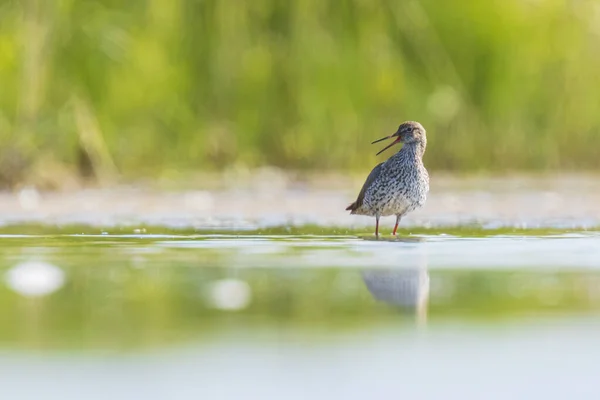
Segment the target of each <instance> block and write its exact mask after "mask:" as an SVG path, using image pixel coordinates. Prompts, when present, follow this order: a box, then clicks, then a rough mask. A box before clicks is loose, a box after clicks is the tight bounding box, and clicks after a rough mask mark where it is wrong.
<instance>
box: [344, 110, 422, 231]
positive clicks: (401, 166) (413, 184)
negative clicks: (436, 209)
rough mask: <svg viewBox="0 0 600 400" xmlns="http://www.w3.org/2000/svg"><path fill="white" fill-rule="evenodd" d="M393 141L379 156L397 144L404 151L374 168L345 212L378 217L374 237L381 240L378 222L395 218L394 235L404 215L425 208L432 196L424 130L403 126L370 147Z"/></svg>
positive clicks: (413, 125) (410, 123)
mask: <svg viewBox="0 0 600 400" xmlns="http://www.w3.org/2000/svg"><path fill="white" fill-rule="evenodd" d="M386 139H394V141H393V142H392V143H390V144H389V145H388V146H386V147H385V148H384V149H382V150H381V151H380V152H379V153H377V155H379V154H381V153H382V152H384V151H385V150H387V149H389V148H390V147H392V146H393V145H395V144H397V143H402V144H403V145H402V148H401V149H400V150H399V151H398V152H397V153H396V154H394V155H393V156H391V157H390V158H388V159H387V161H384V162H382V163H381V164H379V165H377V166H376V167H375V168H373V171H371V173H370V174H369V176H368V177H367V180H366V182H365V184H364V185H363V187H362V189H361V191H360V193H359V194H358V198H357V199H356V201H355V202H354V203H352V204H350V205H349V206H348V207H347V208H346V210H348V211H350V214H356V215H369V216H372V217H375V236H376V237H379V218H380V217H385V216H389V215H395V216H396V225H395V226H394V232H393V235H396V231H397V230H398V224H399V223H400V220H401V219H402V217H403V216H404V215H406V214H407V213H409V212H411V211H413V210H415V209H417V208H419V207H421V206H423V204H425V200H426V199H427V193H428V192H429V174H427V170H426V169H425V166H424V165H423V154H424V153H425V147H426V146H427V137H426V136H425V128H423V126H422V125H421V124H420V123H418V122H414V121H407V122H404V123H402V124H401V125H400V126H399V127H398V130H397V131H396V133H394V134H393V135H391V136H387V137H384V138H381V139H379V140H376V141H374V142H373V143H371V144H375V143H379V142H381V141H383V140H386Z"/></svg>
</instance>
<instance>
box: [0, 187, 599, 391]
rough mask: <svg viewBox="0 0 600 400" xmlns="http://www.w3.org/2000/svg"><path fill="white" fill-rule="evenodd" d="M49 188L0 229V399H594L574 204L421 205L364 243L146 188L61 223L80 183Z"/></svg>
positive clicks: (589, 304)
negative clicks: (440, 208) (189, 203)
mask: <svg viewBox="0 0 600 400" xmlns="http://www.w3.org/2000/svg"><path fill="white" fill-rule="evenodd" d="M463 185H464V183H463ZM509 186H510V185H509ZM450 187H453V188H455V189H456V187H455V186H452V185H450ZM455 189H452V190H455ZM444 190H446V189H443V188H441V189H439V193H442V194H443V193H444ZM456 190H458V189H456ZM311 193H312V192H311ZM113 195H114V194H113ZM6 196H8V195H6ZM25 196H26V197H27V196H31V193H30V194H27V195H25ZM34 196H35V195H34ZM52 196H55V195H46V194H43V195H40V196H38V198H37V200H36V201H37V202H38V203H37V205H35V207H34V208H35V212H30V213H26V212H25V211H22V213H21V214H20V217H19V218H13V220H9V219H8V218H5V220H4V221H3V225H4V226H2V227H1V228H0V279H1V282H2V285H0V302H1V304H2V311H3V312H2V313H1V314H0V397H1V398H3V399H4V398H7V399H8V398H14V399H39V398H46V399H54V398H56V399H80V398H86V399H105V398H112V399H132V398H145V399H167V398H168V399H180V398H181V399H184V398H186V399H187V398H203V399H237V398H242V397H243V398H257V399H281V398H286V399H304V398H308V397H310V398H314V399H331V398H347V399H359V398H360V399H364V398H388V397H392V396H405V397H407V398H419V399H421V398H424V399H438V398H442V397H450V398H467V399H468V398H472V399H480V398H485V399H506V398H523V399H531V398H545V399H563V398H590V399H595V398H597V392H598V390H597V385H596V381H597V379H596V376H597V374H596V364H597V360H598V356H600V354H597V353H598V350H597V349H599V348H600V346H599V344H600V339H598V335H597V332H598V329H599V328H600V229H597V228H596V227H597V226H599V225H598V224H596V217H595V216H594V214H593V213H586V212H585V210H584V211H583V212H580V211H581V210H579V211H574V212H572V213H570V214H569V213H563V214H561V213H559V212H555V213H554V214H553V215H555V217H556V218H554V219H550V218H546V217H544V216H543V215H542V214H541V213H540V214H539V216H538V217H539V218H538V217H531V215H524V216H519V215H520V214H519V213H520V212H519V211H515V210H512V211H510V210H504V211H502V212H498V213H497V215H496V217H491V215H492V214H493V213H492V211H490V217H489V218H487V217H482V216H481V215H479V216H477V213H478V212H479V211H477V210H481V209H484V208H485V207H488V206H489V205H488V206H485V207H484V206H482V205H481V204H482V203H483V201H482V200H481V198H480V199H479V200H477V201H476V202H475V203H476V204H478V206H477V207H473V208H474V211H473V212H472V213H471V214H469V213H468V210H467V209H466V208H465V209H464V210H463V211H464V216H465V217H464V223H461V224H458V225H451V224H449V221H451V219H448V218H446V217H443V218H442V217H440V218H438V217H436V215H437V214H436V211H435V209H430V210H429V211H427V210H425V211H423V214H420V216H417V217H415V218H414V219H412V220H408V221H407V222H406V223H405V224H403V226H402V229H401V235H400V236H399V237H398V238H394V237H392V236H390V235H384V236H383V237H382V238H381V239H380V240H375V238H374V237H373V235H372V233H371V228H370V222H371V221H369V220H368V219H365V220H364V223H363V222H358V223H355V222H350V223H340V224H338V225H336V224H331V225H327V224H326V223H318V224H308V223H301V222H302V221H303V220H309V222H310V221H312V220H311V218H312V217H311V218H306V216H308V215H309V214H310V213H314V214H313V216H320V215H324V214H326V213H323V211H322V210H317V209H314V208H312V209H311V208H310V207H308V209H307V210H305V211H304V212H305V214H304V217H302V216H301V217H298V214H295V213H294V212H293V210H292V211H290V210H291V208H293V207H294V206H290V203H286V204H287V206H285V207H291V208H290V210H288V211H286V212H287V213H289V215H291V217H289V218H288V217H286V218H287V219H289V220H292V221H296V222H297V223H286V224H283V225H278V224H277V223H276V221H277V220H278V218H274V217H273V218H271V217H272V216H271V217H269V215H267V214H265V215H267V216H266V217H264V216H261V215H262V214H261V212H262V211H261V212H258V213H255V214H252V213H251V212H250V211H248V212H249V214H244V215H242V216H240V217H239V219H237V220H236V219H231V215H225V214H219V213H215V214H211V216H210V219H208V217H206V218H205V217H201V218H204V219H203V220H202V221H204V222H202V223H197V224H195V223H194V224H191V225H193V226H190V224H189V223H183V222H182V221H185V220H186V216H187V213H188V212H189V210H186V209H185V208H183V209H179V208H177V207H176V206H173V205H171V207H169V205H166V204H164V203H163V202H161V201H158V200H156V199H155V200H156V201H157V203H156V204H154V207H150V208H148V207H147V206H146V207H142V208H140V209H139V210H138V211H137V213H136V211H135V210H134V208H133V206H132V208H131V210H130V211H128V213H121V214H120V213H119V211H118V210H119V207H122V206H123V205H122V204H121V205H120V206H119V205H115V204H114V202H111V201H106V202H105V203H102V201H99V200H98V199H97V198H96V201H99V203H97V205H98V204H100V203H102V204H104V205H103V206H102V207H101V206H98V209H94V210H95V212H90V213H89V214H86V213H85V211H82V213H81V214H80V216H79V217H77V218H70V217H72V216H73V215H77V212H76V211H77V207H80V208H79V210H80V211H81V210H83V209H84V208H85V207H84V206H82V204H81V203H78V202H77V201H75V200H73V199H74V198H78V197H77V196H84V195H82V194H71V195H66V197H64V198H63V201H62V203H63V208H60V207H59V206H58V204H60V203H61V201H59V200H58V199H52ZM56 196H58V195H56ZM111 196H112V195H111ZM115 196H116V195H115ZM214 196H216V195H214ZM290 196H291V195H290ZM481 196H484V195H481ZM511 196H512V197H513V198H519V196H520V195H519V194H518V193H513V194H510V195H509V194H507V195H506V197H511ZM528 196H529V195H528ZM528 196H525V197H528ZM0 197H1V196H0ZM84 197H85V196H84ZM117 197H118V196H117ZM292 197H293V196H292ZM484 197H485V196H484ZM542 197H543V196H542ZM558 197H559V198H560V196H558ZM90 198H93V196H91V197H90ZM132 198H133V197H132ZM169 198H175V196H172V197H169ZM339 198H340V199H341V200H343V199H342V196H339ZM464 198H470V197H469V196H467V195H465V197H464ZM521 198H522V197H521ZM7 199H8V197H6V198H5V199H4V201H5V202H9V201H8V200H7ZM49 199H51V200H49ZM79 199H80V200H81V197H79ZM21 200H22V199H21ZM21 200H19V201H21ZM146 200H147V198H146ZM341 200H340V203H341ZM2 201H3V200H2V199H0V203H1V202H2ZM11 201H12V200H11ZM15 201H17V200H15ZM27 201H29V203H27ZM27 201H26V204H25V206H26V207H33V206H32V204H33V203H32V202H31V199H29V200H27ZM231 201H232V202H234V200H231ZM48 202H49V203H48ZM140 202H142V201H141V200H140ZM133 203H134V202H133V200H131V204H133ZM580 203H582V204H583V203H584V201H583V200H581V201H580ZM15 204H20V203H18V201H17V203H15ZM434 204H435V203H434ZM500 204H503V203H500ZM523 204H525V203H523ZM254 206H256V207H258V208H260V207H263V205H256V204H255V205H254ZM496 206H498V204H496ZM21 207H22V205H21ZM64 207H67V208H66V209H64ZM69 207H71V211H72V212H71V213H70V212H69V209H68V208H69ZM103 207H104V208H103ZM211 207H215V209H218V207H220V206H217V205H213V206H211ZM246 207H248V210H249V209H251V208H252V207H253V205H252V204H250V205H246ZM277 207H280V208H279V209H281V207H282V206H281V205H279V206H274V208H275V209H277ZM285 207H283V208H285ZM489 207H491V206H489ZM590 209H591V206H590ZM115 210H117V211H115ZM164 210H171V211H170V212H171V214H169V215H166V214H165V213H163V211H164ZM490 210H491V208H490ZM30 211H31V210H30ZM121 211H122V210H121ZM146 211H147V212H146ZM213 211H214V210H213ZM486 212H487V211H486ZM199 213H200V214H202V213H201V212H199ZM15 215H19V214H18V213H16V214H14V215H13V217H15ZM289 215H288V216H289ZM439 215H442V214H441V212H440V214H439ZM444 215H445V214H444ZM469 215H471V217H469ZM120 217H122V218H123V219H122V220H120V219H119V218H120ZM296 217H298V218H296ZM330 217H331V220H338V219H342V218H344V219H345V220H344V221H346V220H350V221H353V219H351V217H349V216H347V215H345V216H343V217H342V216H338V215H336V214H335V213H334V212H332V213H331V215H330ZM44 218H48V219H47V220H44V221H42V220H43V219H44ZM295 218H296V219H295ZM461 218H462V217H461ZM486 218H487V219H486ZM536 218H537V219H536ZM313 219H314V218H313ZM317 219H318V218H317ZM321 220H327V218H322V219H321ZM119 221H121V222H122V223H117V222H119ZM160 221H162V222H164V224H163V225H161V224H160V223H158V222H160ZM207 221H208V222H207ZM211 221H212V222H211ZM420 221H421V222H423V221H425V222H423V223H421V222H420ZM467 221H471V222H469V223H467ZM536 221H537V222H536ZM41 222H44V223H41ZM188 222H189V221H188ZM346 222H347V221H346ZM75 224H76V225H75Z"/></svg>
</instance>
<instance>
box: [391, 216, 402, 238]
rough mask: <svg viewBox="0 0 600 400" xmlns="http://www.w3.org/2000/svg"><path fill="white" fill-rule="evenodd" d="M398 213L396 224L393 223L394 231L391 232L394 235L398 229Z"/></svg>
mask: <svg viewBox="0 0 600 400" xmlns="http://www.w3.org/2000/svg"><path fill="white" fill-rule="evenodd" d="M400 218H401V216H400V215H396V225H394V232H393V233H392V235H394V236H396V232H397V231H398V224H399V223H400Z"/></svg>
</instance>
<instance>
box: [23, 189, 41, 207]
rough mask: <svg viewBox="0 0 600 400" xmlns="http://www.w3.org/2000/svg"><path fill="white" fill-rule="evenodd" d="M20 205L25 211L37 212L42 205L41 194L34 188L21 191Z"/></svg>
mask: <svg viewBox="0 0 600 400" xmlns="http://www.w3.org/2000/svg"><path fill="white" fill-rule="evenodd" d="M18 198H19V205H20V206H21V208H22V209H23V210H35V209H37V208H38V207H39V205H40V194H39V192H38V191H37V189H36V188H34V187H26V188H23V189H21V191H20V192H19V194H18Z"/></svg>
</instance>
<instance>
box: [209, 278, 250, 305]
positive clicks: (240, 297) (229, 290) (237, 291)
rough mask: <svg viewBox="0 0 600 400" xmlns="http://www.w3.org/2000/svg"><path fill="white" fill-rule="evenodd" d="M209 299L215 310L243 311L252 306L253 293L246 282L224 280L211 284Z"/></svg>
mask: <svg viewBox="0 0 600 400" xmlns="http://www.w3.org/2000/svg"><path fill="white" fill-rule="evenodd" d="M208 299H209V301H210V303H211V305H212V306H213V307H214V308H218V309H221V310H231V311H235V310H242V309H244V308H246V307H248V305H249V304H250V301H251V299H252V291H251V290H250V286H249V285H248V284H247V283H246V282H244V281H241V280H237V279H223V280H219V281H215V282H212V283H211V285H210V287H209V291H208Z"/></svg>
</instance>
